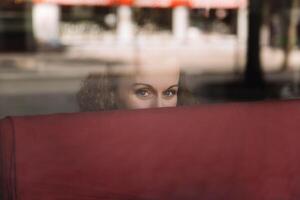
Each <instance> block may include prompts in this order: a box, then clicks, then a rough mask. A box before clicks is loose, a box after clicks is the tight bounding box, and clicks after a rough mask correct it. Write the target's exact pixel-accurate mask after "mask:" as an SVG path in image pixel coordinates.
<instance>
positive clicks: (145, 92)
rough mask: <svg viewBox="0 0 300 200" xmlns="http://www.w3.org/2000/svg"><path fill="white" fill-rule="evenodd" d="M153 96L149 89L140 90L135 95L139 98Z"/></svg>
mask: <svg viewBox="0 0 300 200" xmlns="http://www.w3.org/2000/svg"><path fill="white" fill-rule="evenodd" d="M151 94H152V93H151V91H150V90H148V89H138V90H136V91H135V95H137V96H138V97H150V96H151Z"/></svg>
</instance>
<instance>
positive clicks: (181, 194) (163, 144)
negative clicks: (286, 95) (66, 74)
mask: <svg viewBox="0 0 300 200" xmlns="http://www.w3.org/2000/svg"><path fill="white" fill-rule="evenodd" d="M299 122H300V102H298V101H288V102H274V103H251V104H227V105H216V106H199V107H186V108H172V109H154V110H141V111H115V112H102V113H85V114H67V115H51V116H37V117H17V118H11V119H9V120H8V121H2V122H1V138H4V137H5V138H10V141H13V142H8V140H1V143H2V150H3V151H2V155H3V152H14V153H13V154H12V155H14V156H8V157H7V156H6V157H4V158H5V159H4V160H2V161H3V163H4V165H3V166H7V163H12V165H13V166H15V169H14V167H10V170H12V171H15V172H16V173H15V176H14V175H12V176H5V178H4V183H7V182H9V181H11V180H13V179H14V178H15V182H13V186H12V185H10V186H11V187H12V188H15V190H10V192H11V193H15V194H14V195H15V196H14V195H13V194H10V195H13V196H14V197H15V199H21V200H41V199H43V200H48V199H49V200H50V199H51V200H52V199H67V200H68V199H75V200H76V199H78V200H79V199H80V200H82V199H87V200H94V199H109V200H111V199H127V200H129V199H145V200H146V199H147V200H148V199H153V200H156V199H157V200H163V199H164V200H166V199H170V200H177V199H178V200H179V199H180V200H189V199H203V200H221V199H222V200H223V199H231V200H241V199H243V200H280V199H282V200H294V199H295V200H296V199H300V159H299V155H300V151H299V150H300V145H299V141H300V134H299V130H300V123H299ZM5 124H6V125H5ZM8 124H10V125H8ZM9 126H10V127H13V128H7V127H9ZM3 127H4V128H3ZM5 127H6V128H5ZM3 143H4V144H5V145H4V146H3ZM11 146H13V148H12V147H11ZM5 155H7V154H5ZM2 159H3V156H2ZM4 168H5V167H4ZM6 170H7V169H6ZM2 172H3V170H2ZM12 174H13V173H12ZM2 177H3V176H2ZM10 183H11V182H10ZM7 199H9V198H8V197H7V196H6V198H4V200H7Z"/></svg>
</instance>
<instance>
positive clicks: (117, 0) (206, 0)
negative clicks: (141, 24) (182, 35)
mask: <svg viewBox="0 0 300 200" xmlns="http://www.w3.org/2000/svg"><path fill="white" fill-rule="evenodd" d="M33 2H34V3H54V4H59V5H70V6H72V5H73V6H111V5H124V4H126V5H132V6H136V7H163V8H164V7H165V8H168V7H173V6H178V5H187V6H190V7H192V8H223V9H236V8H239V7H245V6H247V0H135V1H134V0H133V1H132V0H33Z"/></svg>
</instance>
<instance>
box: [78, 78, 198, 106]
mask: <svg viewBox="0 0 300 200" xmlns="http://www.w3.org/2000/svg"><path fill="white" fill-rule="evenodd" d="M120 78H121V75H116V74H100V73H93V74H90V75H88V76H87V77H86V79H85V80H84V81H83V82H82V85H81V88H80V90H79V92H78V93H77V102H78V105H79V108H80V111H82V112H90V111H103V110H114V109H120V108H124V106H123V105H122V102H121V101H120V99H119V97H118V94H117V90H118V83H119V79H120ZM196 103H197V101H196V99H195V98H194V97H193V95H192V94H191V92H190V91H189V90H188V89H187V87H186V86H185V75H184V74H183V73H181V74H180V81H179V89H178V101H177V106H180V105H192V104H196Z"/></svg>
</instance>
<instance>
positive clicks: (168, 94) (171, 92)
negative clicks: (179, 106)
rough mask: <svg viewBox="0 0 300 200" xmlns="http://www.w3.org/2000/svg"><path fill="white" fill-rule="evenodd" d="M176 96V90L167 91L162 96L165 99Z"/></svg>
mask: <svg viewBox="0 0 300 200" xmlns="http://www.w3.org/2000/svg"><path fill="white" fill-rule="evenodd" d="M175 95H177V91H176V90H167V91H165V92H164V96H166V97H173V96H175Z"/></svg>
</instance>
